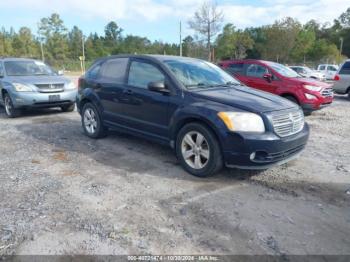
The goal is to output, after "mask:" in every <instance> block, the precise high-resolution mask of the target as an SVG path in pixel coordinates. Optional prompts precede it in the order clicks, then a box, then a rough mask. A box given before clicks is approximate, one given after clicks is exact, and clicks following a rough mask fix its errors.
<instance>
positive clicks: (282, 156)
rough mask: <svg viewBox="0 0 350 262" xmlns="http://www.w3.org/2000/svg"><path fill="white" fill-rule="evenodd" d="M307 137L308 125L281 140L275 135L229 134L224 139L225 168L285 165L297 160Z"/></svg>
mask: <svg viewBox="0 0 350 262" xmlns="http://www.w3.org/2000/svg"><path fill="white" fill-rule="evenodd" d="M308 138H309V126H308V125H307V124H306V123H305V126H304V128H303V130H302V131H301V132H299V133H298V134H295V135H292V136H290V137H285V138H280V137H279V136H277V135H276V134H274V133H271V132H268V133H265V134H262V135H261V134H260V135H257V134H236V133H230V134H228V135H227V137H226V138H225V140H226V141H224V143H226V146H225V148H227V147H231V148H232V150H224V152H223V154H224V160H225V164H226V166H227V167H234V168H240V169H267V168H269V167H272V166H275V165H280V164H284V163H286V162H289V161H291V160H292V159H294V158H296V157H298V156H299V155H300V153H301V152H302V151H303V149H304V148H305V146H306V143H307V140H308Z"/></svg>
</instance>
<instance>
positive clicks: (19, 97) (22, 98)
mask: <svg viewBox="0 0 350 262" xmlns="http://www.w3.org/2000/svg"><path fill="white" fill-rule="evenodd" d="M10 95H11V99H12V102H13V105H14V107H15V108H31V107H33V108H48V107H58V106H64V105H69V104H73V103H75V99H76V96H77V91H76V90H72V91H65V92H60V93H36V92H22V93H21V92H12V93H11V94H10ZM50 95H59V96H60V99H59V100H57V101H50V99H49V96H50Z"/></svg>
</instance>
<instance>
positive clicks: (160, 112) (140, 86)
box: [123, 58, 170, 139]
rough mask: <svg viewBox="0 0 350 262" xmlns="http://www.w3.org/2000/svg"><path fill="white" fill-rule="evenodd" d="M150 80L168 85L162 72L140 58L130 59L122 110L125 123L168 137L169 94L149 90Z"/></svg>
mask: <svg viewBox="0 0 350 262" xmlns="http://www.w3.org/2000/svg"><path fill="white" fill-rule="evenodd" d="M150 82H164V83H165V85H166V87H167V88H170V82H169V81H168V78H167V76H166V74H165V72H164V71H163V70H162V69H161V68H160V67H159V66H158V65H156V64H153V63H151V62H149V61H147V60H143V59H136V58H134V59H131V61H130V66H129V72H128V80H127V85H126V89H125V90H124V101H125V103H124V104H123V109H124V115H125V121H127V126H128V127H129V128H132V129H133V130H135V131H137V132H141V133H144V134H147V135H149V136H153V137H154V138H157V139H168V138H167V137H168V126H169V117H168V105H169V94H164V93H158V92H154V91H150V90H148V84H149V83H150Z"/></svg>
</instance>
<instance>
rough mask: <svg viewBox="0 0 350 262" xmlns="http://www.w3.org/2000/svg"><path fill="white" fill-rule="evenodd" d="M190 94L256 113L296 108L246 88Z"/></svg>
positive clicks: (218, 89) (276, 97) (270, 95)
mask: <svg viewBox="0 0 350 262" xmlns="http://www.w3.org/2000/svg"><path fill="white" fill-rule="evenodd" d="M191 93H192V95H193V96H195V97H200V98H203V99H208V100H211V101H214V102H218V103H222V104H226V105H229V106H232V107H235V108H239V109H242V110H246V111H250V112H256V113H266V112H272V111H280V110H285V109H290V108H298V106H297V105H296V104H294V103H292V102H290V101H288V100H287V99H284V98H282V97H279V96H276V95H273V94H270V93H267V92H263V91H259V90H255V89H252V88H249V87H246V86H236V87H232V88H224V87H223V88H212V89H207V90H203V89H202V90H195V91H192V92H191Z"/></svg>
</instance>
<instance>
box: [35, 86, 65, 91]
mask: <svg viewBox="0 0 350 262" xmlns="http://www.w3.org/2000/svg"><path fill="white" fill-rule="evenodd" d="M35 86H36V87H37V88H38V89H39V92H42V93H57V92H63V90H64V84H36V85H35Z"/></svg>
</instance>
